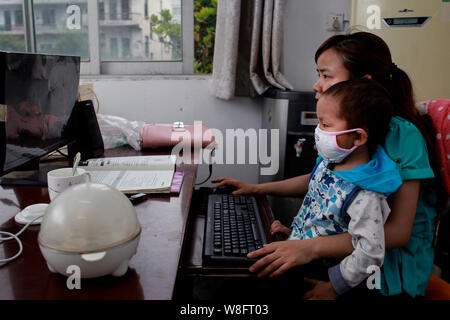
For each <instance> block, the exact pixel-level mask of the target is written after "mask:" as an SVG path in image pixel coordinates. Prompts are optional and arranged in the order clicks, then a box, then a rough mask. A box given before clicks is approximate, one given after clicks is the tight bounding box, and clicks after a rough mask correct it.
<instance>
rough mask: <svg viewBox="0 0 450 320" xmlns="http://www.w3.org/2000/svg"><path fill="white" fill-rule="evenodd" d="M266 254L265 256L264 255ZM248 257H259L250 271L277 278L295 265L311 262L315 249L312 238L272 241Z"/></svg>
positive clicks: (260, 275) (259, 275) (261, 275)
mask: <svg viewBox="0 0 450 320" xmlns="http://www.w3.org/2000/svg"><path fill="white" fill-rule="evenodd" d="M262 256H265V257H262ZM247 257H249V258H251V259H253V258H259V257H262V258H261V259H259V260H258V261H256V262H255V263H254V264H253V265H252V266H251V267H250V268H249V270H250V272H258V271H259V273H258V277H265V276H267V275H270V277H271V278H275V277H278V276H280V275H281V274H283V273H285V272H286V271H288V270H289V269H291V268H293V267H295V266H301V265H304V264H307V263H310V262H311V261H312V260H314V259H313V250H312V246H311V243H310V240H286V241H278V242H272V243H270V244H268V245H265V246H264V247H263V248H261V249H259V250H256V251H253V252H250V253H249V254H248V255H247Z"/></svg>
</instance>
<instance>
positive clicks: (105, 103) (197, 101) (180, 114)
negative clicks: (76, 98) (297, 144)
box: [82, 77, 262, 185]
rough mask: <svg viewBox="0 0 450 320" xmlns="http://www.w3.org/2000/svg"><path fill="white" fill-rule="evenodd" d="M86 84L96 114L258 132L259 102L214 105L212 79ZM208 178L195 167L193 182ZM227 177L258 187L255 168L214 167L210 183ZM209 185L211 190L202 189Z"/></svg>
mask: <svg viewBox="0 0 450 320" xmlns="http://www.w3.org/2000/svg"><path fill="white" fill-rule="evenodd" d="M82 82H90V83H93V85H94V90H95V92H96V94H97V96H98V98H99V100H100V113H104V114H111V115H116V116H121V117H124V118H126V119H129V120H140V121H144V122H145V123H172V122H174V121H183V122H184V123H185V124H193V122H194V121H197V120H201V121H202V122H203V124H205V125H207V126H208V127H210V128H216V129H219V130H221V131H222V132H223V134H224V136H225V129H234V128H242V129H244V130H246V129H249V128H255V129H259V128H260V127H261V106H262V103H261V100H260V99H256V100H253V99H250V98H242V97H241V98H235V99H234V100H232V101H223V100H219V99H216V98H214V97H213V96H212V94H211V93H210V91H209V88H210V77H179V79H176V78H174V77H170V78H161V77H156V78H149V77H147V78H145V77H144V78H139V79H136V78H135V79H126V78H122V79H121V80H118V79H108V78H101V79H92V78H89V79H88V78H85V79H82ZM207 175H208V166H207V165H205V164H202V165H200V166H199V171H198V175H197V176H198V178H197V182H200V181H203V180H204V179H205V178H206V177H207ZM220 176H231V177H235V178H239V179H241V180H244V181H247V182H249V183H256V182H257V181H258V166H257V165H225V164H223V165H214V168H213V177H220ZM205 185H211V184H209V183H208V184H205Z"/></svg>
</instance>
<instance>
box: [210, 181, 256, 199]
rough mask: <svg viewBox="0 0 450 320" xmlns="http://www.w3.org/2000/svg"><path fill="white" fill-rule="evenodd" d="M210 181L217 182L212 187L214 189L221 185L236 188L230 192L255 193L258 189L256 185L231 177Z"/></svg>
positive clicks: (237, 193)
mask: <svg viewBox="0 0 450 320" xmlns="http://www.w3.org/2000/svg"><path fill="white" fill-rule="evenodd" d="M211 182H212V183H218V184H217V185H215V186H214V187H213V188H214V189H216V188H218V187H221V186H233V187H235V188H236V190H235V191H233V192H232V193H231V194H235V195H239V194H255V193H257V191H258V187H257V185H255V184H249V183H245V182H242V181H239V180H236V179H232V178H228V177H227V178H217V179H215V180H212V181H211Z"/></svg>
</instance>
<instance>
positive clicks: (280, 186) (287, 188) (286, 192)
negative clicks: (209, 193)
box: [211, 174, 309, 197]
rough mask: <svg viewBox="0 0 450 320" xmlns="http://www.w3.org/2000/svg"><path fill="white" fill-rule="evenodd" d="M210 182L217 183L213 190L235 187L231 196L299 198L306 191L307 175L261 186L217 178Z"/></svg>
mask: <svg viewBox="0 0 450 320" xmlns="http://www.w3.org/2000/svg"><path fill="white" fill-rule="evenodd" d="M211 182H213V183H218V184H217V185H215V186H214V188H218V187H221V186H226V185H229V186H234V187H236V190H235V191H234V192H233V193H232V194H272V195H277V196H285V197H287V196H292V197H299V196H300V197H301V196H304V195H305V194H306V192H307V191H308V184H309V174H305V175H303V176H298V177H294V178H290V179H286V180H281V181H276V182H268V183H263V184H249V183H245V182H242V181H239V180H236V179H232V178H217V179H215V180H212V181H211Z"/></svg>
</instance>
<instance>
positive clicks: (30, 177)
mask: <svg viewBox="0 0 450 320" xmlns="http://www.w3.org/2000/svg"><path fill="white" fill-rule="evenodd" d="M67 167H68V162H67V163H65V164H64V163H63V162H61V163H58V164H54V163H52V164H49V163H40V164H39V169H37V170H21V171H13V172H10V173H8V174H6V175H4V176H2V177H1V178H0V185H2V186H7V185H12V186H44V187H45V186H47V173H48V172H49V171H51V170H54V169H59V168H67Z"/></svg>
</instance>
